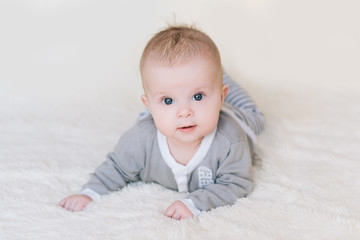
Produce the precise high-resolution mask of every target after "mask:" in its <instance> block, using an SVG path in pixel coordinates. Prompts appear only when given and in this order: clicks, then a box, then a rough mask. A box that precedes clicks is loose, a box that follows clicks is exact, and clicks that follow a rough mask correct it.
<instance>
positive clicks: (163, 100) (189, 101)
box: [142, 58, 228, 143]
mask: <svg viewBox="0 0 360 240" xmlns="http://www.w3.org/2000/svg"><path fill="white" fill-rule="evenodd" d="M142 78H143V86H144V91H145V95H143V96H142V100H143V102H144V104H145V106H146V107H147V108H148V109H149V110H150V112H151V114H152V116H153V118H154V121H155V125H156V127H157V129H158V130H159V131H160V132H161V133H162V134H163V135H165V136H166V137H167V138H168V141H169V140H171V141H173V142H178V143H191V142H194V143H195V142H199V141H201V140H202V139H203V137H204V136H206V135H207V134H209V133H211V132H212V131H213V130H214V129H215V127H216V125H217V123H218V119H219V112H220V109H221V106H222V104H223V101H224V98H225V96H226V94H227V91H228V86H227V85H224V86H223V85H222V81H221V73H219V70H218V68H217V67H215V66H214V64H213V63H212V62H211V61H209V60H205V59H202V58H196V59H192V60H190V61H189V62H187V63H182V64H175V65H173V66H164V65H161V64H158V63H153V62H151V61H148V62H145V65H144V67H143V71H142Z"/></svg>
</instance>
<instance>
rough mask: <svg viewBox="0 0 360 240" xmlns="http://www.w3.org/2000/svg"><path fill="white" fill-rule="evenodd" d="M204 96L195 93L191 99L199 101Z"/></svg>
mask: <svg viewBox="0 0 360 240" xmlns="http://www.w3.org/2000/svg"><path fill="white" fill-rule="evenodd" d="M203 97H204V95H202V94H201V93H197V94H195V95H194V96H193V100H195V101H201V99H202V98H203Z"/></svg>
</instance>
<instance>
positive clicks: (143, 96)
mask: <svg viewBox="0 0 360 240" xmlns="http://www.w3.org/2000/svg"><path fill="white" fill-rule="evenodd" d="M141 101H142V102H143V104H144V105H145V107H146V108H147V109H149V102H148V100H147V97H146V96H145V95H141Z"/></svg>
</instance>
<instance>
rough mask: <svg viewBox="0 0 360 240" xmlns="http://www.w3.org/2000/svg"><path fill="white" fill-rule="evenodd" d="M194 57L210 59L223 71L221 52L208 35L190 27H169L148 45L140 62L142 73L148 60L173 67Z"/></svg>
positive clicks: (154, 37) (156, 35)
mask: <svg viewBox="0 0 360 240" xmlns="http://www.w3.org/2000/svg"><path fill="white" fill-rule="evenodd" d="M192 57H204V58H207V59H210V60H212V61H214V63H215V65H216V66H217V67H218V68H219V70H220V71H222V69H221V58H220V53H219V50H218V48H217V46H216V44H215V43H214V42H213V41H212V40H211V38H210V37H209V36H208V35H206V34H205V33H203V32H202V31H200V30H197V29H195V28H194V27H190V26H185V25H179V26H169V27H167V28H166V29H164V30H162V31H160V32H158V33H157V34H155V35H154V36H153V37H152V38H151V39H150V40H149V42H148V43H147V45H146V47H145V49H144V51H143V54H142V56H141V60H140V72H141V71H142V70H143V67H144V64H145V61H146V60H151V61H155V62H157V63H160V64H164V65H167V66H172V65H173V64H175V63H185V62H186V61H188V60H189V59H190V58H192Z"/></svg>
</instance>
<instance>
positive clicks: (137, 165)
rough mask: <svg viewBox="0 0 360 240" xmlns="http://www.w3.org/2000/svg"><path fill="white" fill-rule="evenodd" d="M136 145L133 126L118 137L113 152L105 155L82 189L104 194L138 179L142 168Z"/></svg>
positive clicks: (136, 140)
mask: <svg viewBox="0 0 360 240" xmlns="http://www.w3.org/2000/svg"><path fill="white" fill-rule="evenodd" d="M134 133H135V134H134ZM138 146H139V144H138V138H137V137H136V129H134V128H133V129H131V130H129V131H128V132H127V133H125V134H124V135H123V136H122V137H121V138H120V140H119V142H118V143H117V145H116V146H115V149H114V152H111V153H109V154H108V155H107V158H106V161H105V162H103V163H102V164H101V165H100V166H99V167H98V168H97V169H96V170H95V172H94V173H93V174H91V177H90V180H89V182H88V183H87V184H85V185H84V186H83V187H82V189H83V190H84V189H86V188H89V189H91V190H93V191H94V192H96V193H98V194H100V195H104V194H108V193H109V192H112V191H116V190H119V189H120V188H122V187H124V186H125V185H126V184H127V183H129V182H135V181H138V180H139V173H140V171H141V170H142V168H143V164H142V163H141V156H139V155H141V154H140V153H141V151H140V149H139V148H138ZM142 159H144V158H142Z"/></svg>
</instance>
